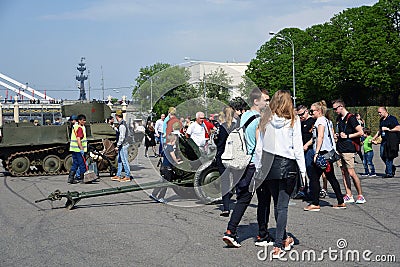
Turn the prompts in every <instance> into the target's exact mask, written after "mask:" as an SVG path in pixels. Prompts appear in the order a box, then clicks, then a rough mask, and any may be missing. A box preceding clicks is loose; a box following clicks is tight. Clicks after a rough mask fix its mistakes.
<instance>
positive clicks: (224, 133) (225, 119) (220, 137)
mask: <svg viewBox="0 0 400 267" xmlns="http://www.w3.org/2000/svg"><path fill="white" fill-rule="evenodd" d="M222 115H223V116H219V118H220V125H219V127H218V134H217V138H216V140H215V144H216V146H217V153H216V154H215V164H216V165H217V167H218V172H219V174H220V176H221V193H222V212H221V214H220V215H221V216H224V217H229V213H230V209H229V201H230V199H231V197H232V193H231V183H230V177H229V176H230V171H229V170H226V169H225V166H224V164H222V159H221V156H222V154H224V152H225V143H226V139H227V138H228V135H229V133H230V132H232V130H233V129H234V128H235V127H236V120H235V119H234V115H235V110H234V109H233V108H231V107H225V108H224V110H223V112H222Z"/></svg>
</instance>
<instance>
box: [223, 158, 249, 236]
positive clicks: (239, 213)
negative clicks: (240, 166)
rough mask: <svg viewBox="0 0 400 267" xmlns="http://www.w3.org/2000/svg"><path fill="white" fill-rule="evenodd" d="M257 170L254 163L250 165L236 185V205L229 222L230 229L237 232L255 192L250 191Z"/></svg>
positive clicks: (233, 232)
mask: <svg viewBox="0 0 400 267" xmlns="http://www.w3.org/2000/svg"><path fill="white" fill-rule="evenodd" d="M255 171H256V167H255V166H254V164H251V165H248V166H247V168H246V170H245V172H244V174H243V176H242V177H241V178H240V180H239V182H238V184H237V185H236V205H235V208H234V209H233V212H232V215H231V218H230V220H229V223H228V230H230V231H231V232H232V234H236V230H237V227H238V225H239V223H240V220H241V219H242V217H243V215H244V213H245V211H246V209H247V207H248V206H249V205H250V202H251V199H252V197H253V194H252V193H251V192H249V186H250V183H251V179H252V178H253V175H254V173H255Z"/></svg>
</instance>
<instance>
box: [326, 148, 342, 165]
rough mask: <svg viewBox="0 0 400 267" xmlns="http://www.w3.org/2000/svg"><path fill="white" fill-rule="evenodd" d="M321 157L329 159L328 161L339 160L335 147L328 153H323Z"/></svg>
mask: <svg viewBox="0 0 400 267" xmlns="http://www.w3.org/2000/svg"><path fill="white" fill-rule="evenodd" d="M323 157H324V158H325V159H326V160H327V161H329V162H330V163H333V162H336V161H338V160H340V155H339V154H338V153H337V152H336V150H335V149H332V150H331V151H329V152H328V153H325V154H324V155H323Z"/></svg>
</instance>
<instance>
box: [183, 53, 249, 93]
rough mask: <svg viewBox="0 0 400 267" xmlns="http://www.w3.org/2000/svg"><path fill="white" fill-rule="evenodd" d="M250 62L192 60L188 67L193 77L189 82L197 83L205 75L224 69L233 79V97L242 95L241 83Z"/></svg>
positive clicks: (231, 89)
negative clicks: (240, 91) (240, 92)
mask: <svg viewBox="0 0 400 267" xmlns="http://www.w3.org/2000/svg"><path fill="white" fill-rule="evenodd" d="M248 64H249V63H248V62H242V63H223V62H208V61H190V62H189V64H188V66H187V68H188V69H189V70H190V73H191V78H190V79H189V83H196V82H199V81H200V80H202V79H203V77H204V75H207V74H210V73H212V72H215V71H217V70H218V69H220V68H221V69H223V70H224V71H225V73H226V74H228V77H230V78H231V79H232V84H231V88H230V89H229V90H230V95H231V98H234V97H237V96H240V94H239V84H240V83H242V82H243V78H242V77H243V75H245V71H246V69H247V66H248Z"/></svg>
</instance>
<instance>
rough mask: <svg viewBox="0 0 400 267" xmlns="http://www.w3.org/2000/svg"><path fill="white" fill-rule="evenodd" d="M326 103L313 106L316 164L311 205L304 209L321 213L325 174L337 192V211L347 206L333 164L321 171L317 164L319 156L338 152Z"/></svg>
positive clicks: (312, 173)
mask: <svg viewBox="0 0 400 267" xmlns="http://www.w3.org/2000/svg"><path fill="white" fill-rule="evenodd" d="M326 109H327V108H326V102H325V101H324V100H321V101H319V102H316V103H314V104H312V105H311V108H310V115H311V116H313V118H315V119H316V121H315V124H314V129H313V140H314V145H313V148H314V151H315V155H314V164H313V168H312V169H311V170H310V177H309V178H310V187H311V192H312V193H311V204H310V205H308V206H307V207H305V208H304V210H305V211H320V209H321V207H320V205H319V197H320V194H319V192H320V183H319V177H321V175H322V174H323V173H324V174H325V177H326V179H327V180H328V182H329V183H330V184H331V186H332V189H333V191H334V192H335V195H336V199H337V201H338V204H337V205H334V206H333V208H335V209H345V208H346V204H345V203H344V200H343V195H342V192H341V190H340V184H339V182H338V180H337V179H336V176H335V171H334V167H333V165H334V164H332V163H329V162H328V165H327V167H326V169H321V168H320V167H318V166H317V165H316V164H315V162H316V159H317V156H318V155H321V156H322V155H324V154H326V153H328V152H329V151H331V150H332V149H335V150H336V144H335V140H334V138H333V137H334V134H335V133H334V131H333V124H332V121H330V120H328V119H327V118H326V117H325V113H326Z"/></svg>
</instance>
